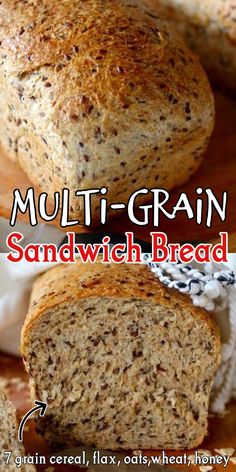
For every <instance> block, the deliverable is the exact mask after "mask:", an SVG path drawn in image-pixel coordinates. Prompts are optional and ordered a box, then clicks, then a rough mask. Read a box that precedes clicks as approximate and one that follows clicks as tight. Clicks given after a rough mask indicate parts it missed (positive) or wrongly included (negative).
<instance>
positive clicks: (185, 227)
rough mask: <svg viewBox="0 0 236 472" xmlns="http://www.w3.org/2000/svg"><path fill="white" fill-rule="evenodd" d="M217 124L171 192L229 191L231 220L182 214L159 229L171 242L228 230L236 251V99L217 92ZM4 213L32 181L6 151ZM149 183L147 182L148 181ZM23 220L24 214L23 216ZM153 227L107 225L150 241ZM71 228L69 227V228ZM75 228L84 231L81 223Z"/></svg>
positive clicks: (1, 183) (0, 196)
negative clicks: (194, 168)
mask: <svg viewBox="0 0 236 472" xmlns="http://www.w3.org/2000/svg"><path fill="white" fill-rule="evenodd" d="M215 95H216V127H215V131H214V135H213V137H212V140H211V142H210V146H209V148H208V151H207V154H206V156H205V159H204V161H203V163H202V165H201V168H200V169H199V171H198V172H197V173H196V174H195V175H194V176H193V177H192V178H191V179H190V181H189V183H188V184H186V185H184V186H183V187H182V188H179V189H177V190H175V191H173V192H171V196H172V198H171V201H172V202H176V200H177V196H178V194H179V193H180V192H181V191H185V192H187V194H188V195H189V197H190V198H191V196H192V197H193V198H194V197H195V189H196V188H197V187H199V186H200V187H202V188H207V187H210V188H211V189H212V190H213V191H214V192H215V194H216V195H217V196H219V197H220V196H221V193H222V192H223V191H227V192H228V196H229V204H228V213H227V220H226V222H225V223H222V222H220V221H219V218H218V217H217V218H215V219H214V221H213V225H212V227H211V228H206V227H205V226H204V225H201V226H199V225H197V224H196V223H194V222H193V221H189V220H187V218H186V216H184V215H183V214H179V216H178V217H177V219H175V220H174V221H170V220H169V221H168V220H165V221H162V224H161V227H159V228H158V229H156V228H155V230H161V231H165V232H166V233H167V234H168V238H169V241H172V242H182V241H194V240H201V241H208V240H210V239H214V238H217V236H218V233H219V232H220V231H228V232H229V233H230V234H231V237H230V250H231V252H233V251H236V218H235V214H236V211H235V210H236V102H235V101H233V100H231V99H230V98H228V97H226V96H224V95H222V94H220V93H219V92H217V93H216V94H215ZM0 166H1V173H0V215H2V216H3V215H4V216H6V217H7V218H9V216H10V212H11V206H12V192H13V190H14V189H15V188H20V189H21V190H25V189H26V188H28V187H29V186H31V183H30V182H29V180H28V179H27V178H26V176H25V175H24V173H23V172H22V171H21V170H20V169H19V168H18V167H17V166H16V165H14V164H13V163H12V162H10V161H9V160H8V159H7V158H6V157H4V155H3V154H1V156H0ZM144 186H145V182H144ZM22 219H24V217H23V216H22ZM152 229H153V228H152V227H151V225H150V226H149V227H137V226H135V225H132V224H130V223H129V221H128V220H127V218H125V219H124V217H119V218H117V219H113V220H111V221H110V222H109V225H107V228H104V227H103V230H109V231H117V232H121V231H123V232H124V231H127V230H132V231H134V233H135V235H136V236H137V237H140V238H142V239H145V240H148V239H149V233H150V231H151V230H152ZM67 230H68V229H67ZM73 230H76V231H84V229H82V228H79V227H78V226H76V227H73Z"/></svg>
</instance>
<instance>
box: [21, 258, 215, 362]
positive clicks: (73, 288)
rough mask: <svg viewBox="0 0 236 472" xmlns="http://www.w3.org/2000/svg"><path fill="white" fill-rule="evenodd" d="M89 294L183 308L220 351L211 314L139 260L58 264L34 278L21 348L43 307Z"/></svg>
mask: <svg viewBox="0 0 236 472" xmlns="http://www.w3.org/2000/svg"><path fill="white" fill-rule="evenodd" d="M89 297H113V298H134V299H141V300H148V301H149V302H150V303H153V304H154V305H155V304H161V305H163V306H164V307H166V308H167V309H168V308H170V309H171V308H172V309H173V308H174V307H175V306H178V308H182V309H183V310H186V309H187V310H188V311H189V313H190V314H191V315H193V316H195V317H198V318H199V320H201V321H203V322H204V324H205V326H206V328H207V329H209V330H210V331H211V333H212V336H213V337H214V339H215V346H216V350H217V351H218V352H220V336H219V329H218V327H217V325H216V322H215V320H214V318H213V316H212V315H211V314H209V313H208V312H207V311H206V310H204V309H202V308H199V307H195V306H193V304H192V301H191V299H190V298H189V297H188V296H187V295H183V294H181V293H179V292H178V291H177V290H173V289H169V288H167V287H165V286H164V285H163V284H162V283H161V282H160V281H159V280H158V279H157V278H156V277H155V276H154V275H153V274H152V272H151V271H150V270H149V269H148V268H147V267H146V266H144V265H142V264H125V263H124V264H103V263H101V262H96V263H95V264H90V263H87V264H83V263H81V262H79V261H78V262H76V263H75V264H64V265H59V266H57V267H55V268H53V269H51V270H49V271H48V272H46V273H44V274H43V275H41V276H40V277H39V278H38V279H37V280H36V282H35V284H34V287H33V291H32V296H31V303H30V308H29V313H28V316H27V319H26V322H25V325H24V328H23V332H22V352H23V354H24V346H25V345H26V344H27V341H28V339H29V334H30V331H31V330H32V328H33V325H34V322H35V321H37V320H38V319H39V318H40V317H41V316H44V313H45V311H48V310H50V308H53V307H55V306H57V305H60V304H62V303H64V302H66V301H70V300H71V301H72V300H76V299H82V298H89Z"/></svg>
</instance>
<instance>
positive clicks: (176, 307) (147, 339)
mask: <svg viewBox="0 0 236 472" xmlns="http://www.w3.org/2000/svg"><path fill="white" fill-rule="evenodd" d="M22 354H23V358H24V362H25V365H26V369H27V371H28V373H29V375H30V379H31V387H32V396H33V398H37V399H40V400H42V401H44V402H47V403H48V409H47V412H46V415H45V417H44V418H39V419H38V428H39V430H40V431H41V433H42V434H43V435H44V436H45V438H46V439H47V440H49V441H50V442H52V443H56V444H60V445H61V444H64V445H78V444H83V445H94V446H95V447H98V448H106V449H107V448H109V449H114V450H116V449H120V448H123V449H136V448H145V449H146V448H147V449H150V448H152V449H157V448H171V449H172V448H173V449H182V448H192V447H196V446H198V445H199V444H200V443H201V441H202V440H203V438H204V436H205V434H206V432H207V415H208V404H209V397H210V392H211V386H212V380H213V377H214V374H215V372H216V369H217V367H218V365H219V361H220V339H219V332H218V329H217V327H216V325H215V322H214V321H213V319H212V317H211V316H210V315H209V314H208V313H207V312H205V311H204V310H202V309H199V308H196V307H194V306H193V305H192V303H191V300H190V299H189V298H188V297H187V296H184V295H181V294H180V293H178V292H176V291H174V290H170V289H167V288H166V287H165V286H164V285H162V284H161V283H160V282H159V281H158V280H157V279H156V278H155V277H154V275H153V274H152V273H151V271H150V270H149V269H148V268H147V267H145V266H144V265H141V264H137V265H136V264H133V265H129V264H121V265H117V264H102V263H100V262H97V263H96V264H82V263H80V262H77V263H76V264H73V265H61V266H58V267H56V268H54V269H52V270H50V271H49V272H47V273H45V274H44V275H42V276H40V277H39V279H38V280H37V281H36V282H35V285H34V289H33V293H32V299H31V306H30V310H29V314H28V317H27V319H26V322H25V325H24V328H23V333H22Z"/></svg>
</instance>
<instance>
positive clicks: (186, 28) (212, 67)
mask: <svg viewBox="0 0 236 472" xmlns="http://www.w3.org/2000/svg"><path fill="white" fill-rule="evenodd" d="M139 2H140V3H141V4H142V5H145V6H147V7H148V8H149V9H150V10H151V11H153V13H154V14H155V15H157V14H158V15H160V16H161V17H162V18H165V19H166V20H168V21H170V22H172V24H173V27H175V28H176V29H177V30H178V31H179V32H180V33H181V34H182V36H183V37H184V38H185V40H186V42H187V44H188V45H189V47H190V48H191V49H192V50H193V51H196V53H197V54H199V57H200V59H201V62H202V64H203V66H204V68H205V69H206V71H207V72H208V74H209V76H210V78H211V80H212V81H213V83H216V84H217V85H219V86H220V87H221V88H223V89H224V90H225V91H227V92H228V93H231V94H232V95H233V96H236V21H235V19H236V16H235V8H236V2H235V0H227V1H225V0H205V1H204V0H193V1H191V2H189V0H139V1H138V3H139Z"/></svg>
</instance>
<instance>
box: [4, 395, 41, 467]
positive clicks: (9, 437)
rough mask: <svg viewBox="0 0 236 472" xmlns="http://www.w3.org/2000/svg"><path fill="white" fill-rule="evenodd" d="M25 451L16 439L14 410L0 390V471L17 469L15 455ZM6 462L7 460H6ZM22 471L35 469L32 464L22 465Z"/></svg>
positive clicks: (22, 453)
mask: <svg viewBox="0 0 236 472" xmlns="http://www.w3.org/2000/svg"><path fill="white" fill-rule="evenodd" d="M6 451H7V452H11V453H12V455H11V458H10V461H9V463H8V464H7V463H6V461H7V458H8V456H7V455H4V452H6ZM24 455H25V451H24V447H23V445H22V444H21V443H19V442H18V439H17V421H16V412H15V409H14V407H13V405H12V403H11V402H10V401H9V400H8V399H7V397H6V395H5V393H4V392H3V391H1V390H0V472H6V471H9V472H16V471H18V470H19V467H17V465H16V463H15V459H16V457H19V456H21V457H22V456H24ZM7 462H8V461H7ZM20 470H22V471H23V472H34V471H36V469H35V467H34V466H33V465H24V466H22V467H21V468H20Z"/></svg>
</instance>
